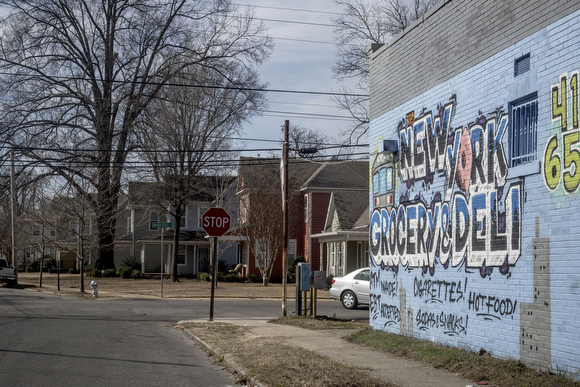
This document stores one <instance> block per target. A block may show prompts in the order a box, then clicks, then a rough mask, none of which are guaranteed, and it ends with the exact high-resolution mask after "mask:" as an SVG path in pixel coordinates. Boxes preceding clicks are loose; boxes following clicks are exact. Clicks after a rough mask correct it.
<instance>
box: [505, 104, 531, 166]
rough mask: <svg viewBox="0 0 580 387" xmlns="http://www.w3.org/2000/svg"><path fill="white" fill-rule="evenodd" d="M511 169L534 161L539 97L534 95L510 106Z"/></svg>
mask: <svg viewBox="0 0 580 387" xmlns="http://www.w3.org/2000/svg"><path fill="white" fill-rule="evenodd" d="M509 107H510V128H511V130H510V137H509V139H510V145H509V146H510V167H515V166H518V165H522V164H525V163H528V162H530V161H534V160H536V158H537V155H536V145H537V142H538V134H537V130H538V96H537V94H535V93H534V94H533V95H531V96H528V97H526V98H524V99H520V100H518V101H515V102H513V103H510V104H509Z"/></svg>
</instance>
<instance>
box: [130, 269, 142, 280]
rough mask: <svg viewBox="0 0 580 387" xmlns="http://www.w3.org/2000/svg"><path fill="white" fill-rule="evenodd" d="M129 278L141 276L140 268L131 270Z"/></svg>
mask: <svg viewBox="0 0 580 387" xmlns="http://www.w3.org/2000/svg"><path fill="white" fill-rule="evenodd" d="M131 278H143V273H141V270H133V271H132V272H131Z"/></svg>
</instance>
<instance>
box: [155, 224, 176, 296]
mask: <svg viewBox="0 0 580 387" xmlns="http://www.w3.org/2000/svg"><path fill="white" fill-rule="evenodd" d="M151 227H153V228H160V229H161V298H163V231H164V230H163V229H164V228H171V227H173V223H161V222H153V224H152V225H151Z"/></svg>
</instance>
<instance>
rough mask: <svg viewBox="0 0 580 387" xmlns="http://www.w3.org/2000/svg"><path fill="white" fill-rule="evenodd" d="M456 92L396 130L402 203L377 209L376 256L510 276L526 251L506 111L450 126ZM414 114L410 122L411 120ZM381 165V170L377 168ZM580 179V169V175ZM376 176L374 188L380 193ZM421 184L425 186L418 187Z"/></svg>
mask: <svg viewBox="0 0 580 387" xmlns="http://www.w3.org/2000/svg"><path fill="white" fill-rule="evenodd" d="M455 105H456V101H455V97H452V98H451V101H450V102H449V103H447V104H444V105H440V106H439V107H438V108H437V109H436V111H435V112H432V111H428V112H423V113H422V114H420V115H419V116H417V115H416V114H414V113H413V114H411V113H409V114H407V116H406V117H405V118H404V119H402V120H401V122H400V124H399V128H398V134H399V144H400V150H399V155H398V160H399V168H397V169H396V172H398V176H397V177H398V179H399V180H400V182H401V183H402V184H403V185H404V186H406V188H407V190H406V191H405V190H404V189H401V190H398V191H397V192H399V191H401V192H403V193H402V194H401V195H400V197H399V198H398V199H399V200H398V205H396V203H397V200H394V203H393V201H389V202H388V204H389V205H377V204H378V203H382V202H379V201H378V200H377V199H376V197H375V206H374V207H373V212H372V214H371V218H370V233H371V235H370V246H371V253H372V256H373V258H374V260H375V262H376V264H377V265H381V266H382V267H394V266H397V265H398V264H399V263H401V264H402V265H403V266H407V267H423V268H425V267H429V268H433V267H434V266H435V263H436V262H439V263H440V264H441V265H442V266H443V267H444V268H448V267H457V266H459V265H461V264H465V265H466V267H470V268H479V269H480V270H481V273H482V275H483V276H485V274H486V273H487V271H488V269H489V268H493V267H498V268H500V272H502V274H507V273H508V271H509V267H510V266H513V265H514V264H515V263H516V261H517V260H518V258H519V257H520V255H521V227H522V226H521V214H522V199H521V198H522V186H521V182H520V181H516V182H513V183H511V184H509V185H507V177H508V163H507V159H506V151H505V149H504V146H503V142H502V141H503V137H504V135H505V133H506V132H507V130H508V121H509V115H508V114H507V113H504V112H503V111H502V110H501V109H498V110H497V111H495V112H493V113H491V114H488V115H483V114H481V113H480V114H479V115H478V116H477V117H475V120H474V122H473V123H470V124H468V125H466V126H460V127H458V128H453V127H452V124H451V122H452V118H453V115H454V114H453V112H454V110H455ZM409 117H412V119H409ZM374 168H375V169H376V167H374ZM579 176H580V174H579ZM375 183H378V179H377V181H375V178H374V177H373V192H375V191H378V189H377V187H375V186H374V185H375ZM416 187H420V189H416V190H413V189H414V188H416Z"/></svg>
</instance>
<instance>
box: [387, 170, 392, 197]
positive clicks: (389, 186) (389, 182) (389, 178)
mask: <svg viewBox="0 0 580 387" xmlns="http://www.w3.org/2000/svg"><path fill="white" fill-rule="evenodd" d="M392 189H393V168H387V192H388V191H392Z"/></svg>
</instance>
